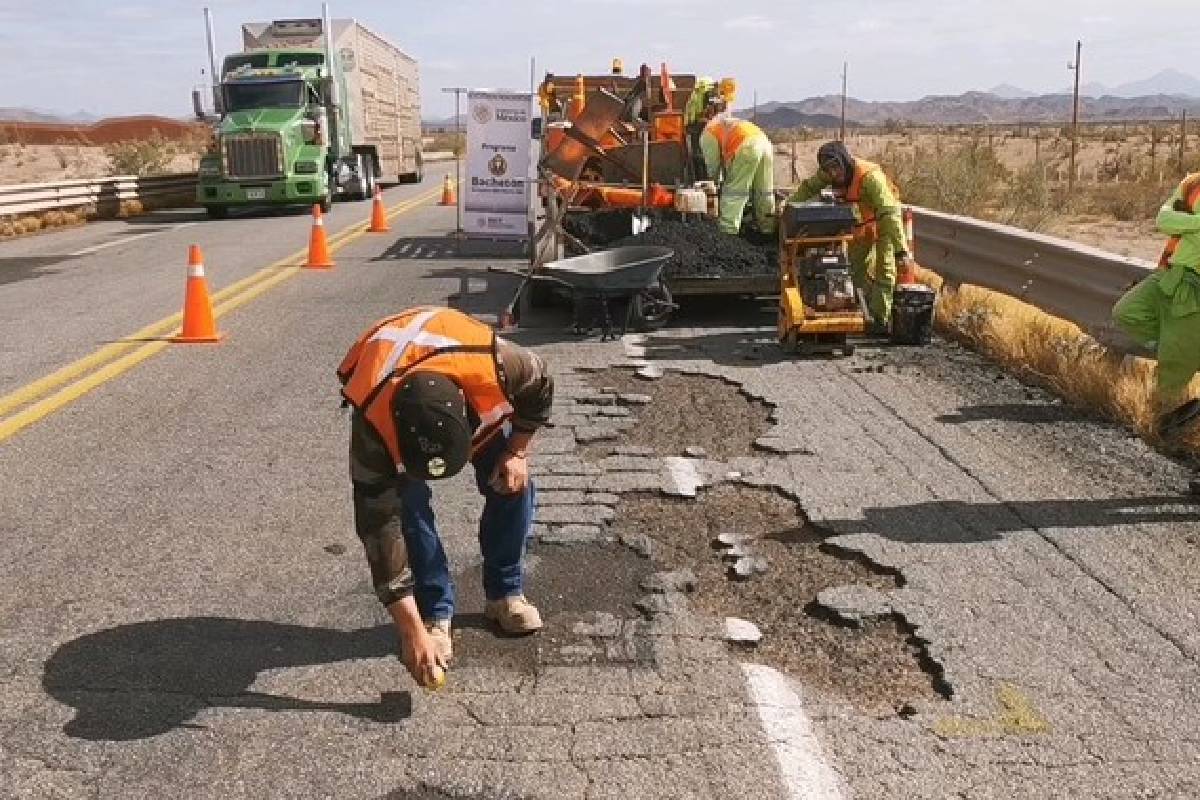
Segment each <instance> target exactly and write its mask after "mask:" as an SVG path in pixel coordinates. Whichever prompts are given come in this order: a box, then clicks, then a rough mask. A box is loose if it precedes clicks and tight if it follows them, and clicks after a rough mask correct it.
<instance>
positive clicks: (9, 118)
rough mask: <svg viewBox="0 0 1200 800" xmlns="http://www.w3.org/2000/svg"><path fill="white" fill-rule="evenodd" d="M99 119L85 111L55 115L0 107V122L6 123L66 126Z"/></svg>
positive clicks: (27, 109) (25, 109)
mask: <svg viewBox="0 0 1200 800" xmlns="http://www.w3.org/2000/svg"><path fill="white" fill-rule="evenodd" d="M99 119H100V117H98V116H96V115H95V114H89V113H88V112H86V111H76V112H75V113H74V114H56V113H54V112H53V111H38V110H36V109H32V108H11V107H4V106H0V120H4V121H6V122H51V123H67V124H87V123H89V122H96V121H98V120H99Z"/></svg>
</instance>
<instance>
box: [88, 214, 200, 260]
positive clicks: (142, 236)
mask: <svg viewBox="0 0 1200 800" xmlns="http://www.w3.org/2000/svg"><path fill="white" fill-rule="evenodd" d="M195 224H196V223H195V222H181V223H180V224H178V225H172V226H171V227H170V228H168V229H167V230H165V231H150V232H149V233H139V234H137V235H136V236H126V237H125V238H123V239H115V240H113V241H111V242H103V243H101V244H94V245H92V246H91V247H85V248H83V249H82V250H76V251H75V252H74V253H70V254H69V255H70V256H71V257H73V258H78V257H80V256H90V255H91V254H92V253H98V252H100V251H101V250H107V249H108V248H110V247H116V246H117V245H119V244H129V243H130V242H136V241H137V240H138V239H148V238H149V237H151V236H158V235H159V234H161V233H170V232H171V231H177V230H179V229H181V228H190V227H191V226H193V225H195Z"/></svg>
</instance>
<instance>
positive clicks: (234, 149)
mask: <svg viewBox="0 0 1200 800" xmlns="http://www.w3.org/2000/svg"><path fill="white" fill-rule="evenodd" d="M225 164H226V169H227V170H228V173H227V174H228V175H229V177H231V178H272V177H277V176H279V175H282V174H283V168H282V165H281V164H280V159H279V137H278V136H272V135H261V134H252V135H249V136H229V137H226V139H225Z"/></svg>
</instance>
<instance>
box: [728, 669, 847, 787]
mask: <svg viewBox="0 0 1200 800" xmlns="http://www.w3.org/2000/svg"><path fill="white" fill-rule="evenodd" d="M741 667H742V671H743V672H744V673H745V674H746V685H747V686H748V687H749V689H750V702H751V703H753V704H754V707H755V708H756V709H757V710H758V717H759V719H760V720H761V721H762V726H763V731H764V732H765V733H766V734H767V739H768V741H769V742H770V744H771V750H772V752H773V753H774V754H775V760H776V761H777V762H778V764H779V774H780V777H781V778H782V779H783V784H784V791H786V792H787V795H786V796H787V797H788V798H789V800H841V799H842V798H848V797H850V793H849V791H847V790H846V788H845V786H844V785H843V783H842V781H841V779H840V778H839V777H838V775H837V773H836V772H835V771H834V770H833V768H832V767H831V766H829V763H828V762H827V761H826V760H825V754H824V753H823V752H822V750H821V743H820V742H819V741H818V740H817V736H816V734H815V733H814V732H813V726H812V722H811V721H810V720H809V718H808V715H807V714H805V713H804V707H803V706H802V705H801V703H800V698H799V697H798V696H797V695H796V693H795V692H794V691H793V690H792V687H791V686H790V685H788V679H787V678H786V677H784V676H783V675H781V674H780V673H779V672H777V671H775V670H773V669H771V668H770V667H765V666H763V665H761V664H742V665H741Z"/></svg>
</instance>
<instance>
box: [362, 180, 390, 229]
mask: <svg viewBox="0 0 1200 800" xmlns="http://www.w3.org/2000/svg"><path fill="white" fill-rule="evenodd" d="M390 230H391V228H389V227H388V224H387V212H385V211H384V210H383V193H382V192H380V191H379V187H378V186H376V187H375V202H373V203H372V204H371V226H370V227H369V228H367V233H387V232H388V231H390Z"/></svg>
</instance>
